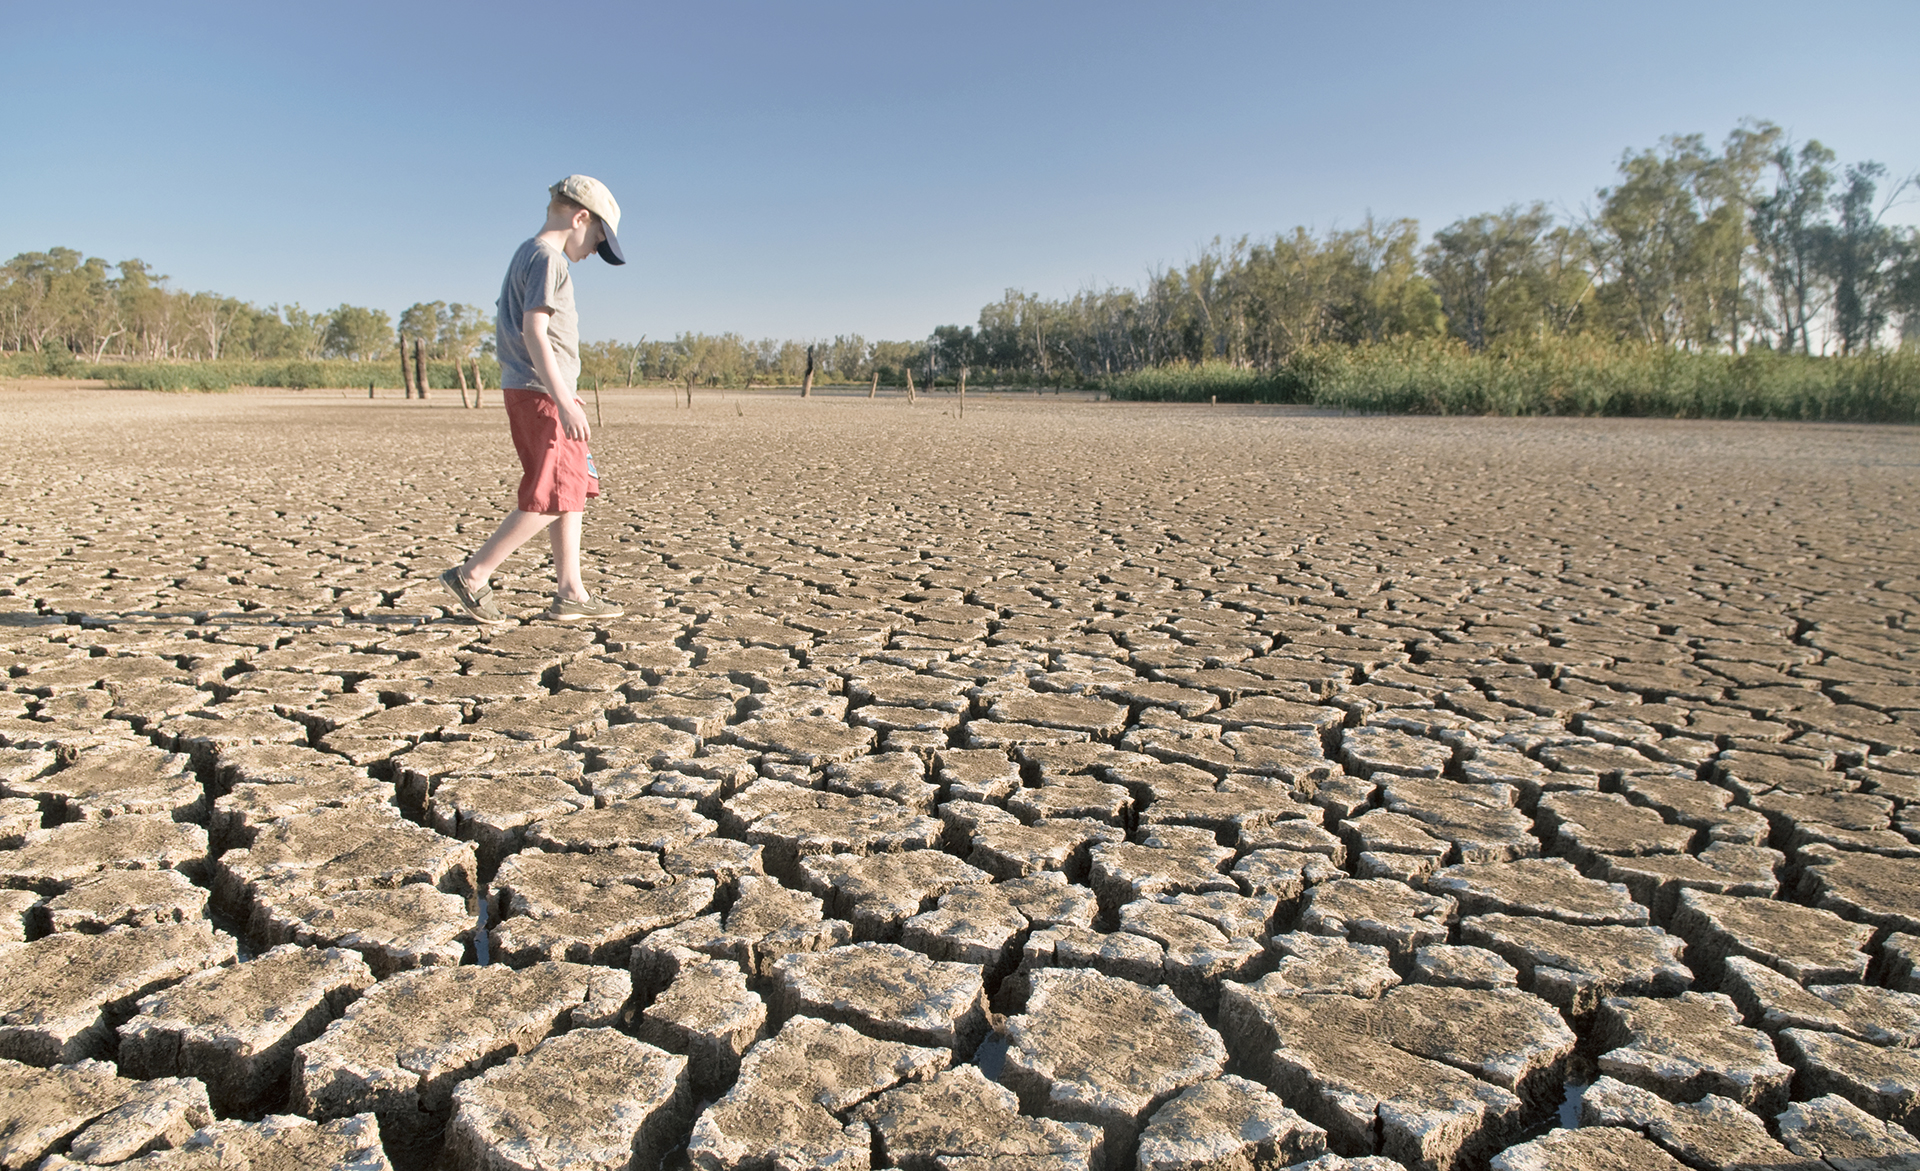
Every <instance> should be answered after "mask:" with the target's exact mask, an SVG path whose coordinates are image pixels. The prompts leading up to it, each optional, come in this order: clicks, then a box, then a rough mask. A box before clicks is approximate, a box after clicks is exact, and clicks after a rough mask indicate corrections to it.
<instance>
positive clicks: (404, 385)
mask: <svg viewBox="0 0 1920 1171" xmlns="http://www.w3.org/2000/svg"><path fill="white" fill-rule="evenodd" d="M412 377H413V376H412V375H411V374H408V373H407V335H406V334H404V333H403V334H401V335H400V397H401V398H412V397H413V382H412Z"/></svg>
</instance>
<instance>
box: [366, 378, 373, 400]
mask: <svg viewBox="0 0 1920 1171" xmlns="http://www.w3.org/2000/svg"><path fill="white" fill-rule="evenodd" d="M367 397H368V398H372V397H373V379H371V378H369V379H367Z"/></svg>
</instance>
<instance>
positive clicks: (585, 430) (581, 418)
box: [553, 394, 592, 440]
mask: <svg viewBox="0 0 1920 1171" xmlns="http://www.w3.org/2000/svg"><path fill="white" fill-rule="evenodd" d="M553 405H554V409H555V410H557V411H559V412H560V429H561V430H562V431H563V432H565V433H566V436H567V438H568V439H580V440H585V439H590V438H592V429H591V428H589V427H588V426H587V409H586V408H585V407H583V406H581V405H580V400H579V399H577V398H575V397H574V396H572V395H570V394H569V395H555V396H554V401H553Z"/></svg>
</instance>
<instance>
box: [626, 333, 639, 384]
mask: <svg viewBox="0 0 1920 1171" xmlns="http://www.w3.org/2000/svg"><path fill="white" fill-rule="evenodd" d="M639 364H640V343H639V342H635V343H634V344H633V349H632V351H631V352H629V353H628V354H627V388H628V389H629V390H631V389H632V388H633V370H634V367H636V366H638V365H639Z"/></svg>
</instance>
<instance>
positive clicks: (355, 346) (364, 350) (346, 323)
mask: <svg viewBox="0 0 1920 1171" xmlns="http://www.w3.org/2000/svg"><path fill="white" fill-rule="evenodd" d="M392 346H393V318H391V317H389V316H387V312H386V310H384V309H365V308H362V307H360V306H358V305H341V306H340V307H339V308H337V309H335V310H334V311H333V312H332V313H330V314H328V315H327V333H326V337H325V339H324V340H323V342H322V343H321V352H322V353H323V354H325V355H326V356H327V357H329V358H352V359H355V360H358V361H367V360H369V359H375V358H384V357H386V356H388V354H390V353H391V352H392Z"/></svg>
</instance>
